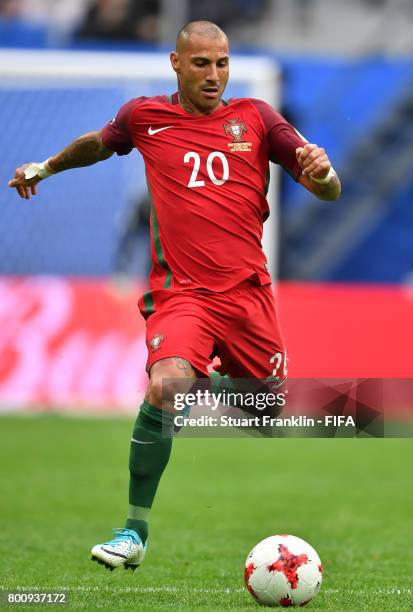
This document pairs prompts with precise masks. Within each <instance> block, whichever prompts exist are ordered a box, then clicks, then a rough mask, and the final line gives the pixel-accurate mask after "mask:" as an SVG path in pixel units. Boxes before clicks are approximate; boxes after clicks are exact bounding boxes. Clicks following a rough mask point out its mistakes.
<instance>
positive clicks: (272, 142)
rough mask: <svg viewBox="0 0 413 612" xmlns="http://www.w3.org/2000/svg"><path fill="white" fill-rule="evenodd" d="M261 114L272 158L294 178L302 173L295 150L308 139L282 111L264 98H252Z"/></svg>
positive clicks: (297, 177)
mask: <svg viewBox="0 0 413 612" xmlns="http://www.w3.org/2000/svg"><path fill="white" fill-rule="evenodd" d="M252 102H253V103H254V105H255V107H256V109H257V111H258V112H259V114H260V115H261V118H262V121H263V124H264V129H265V131H266V136H267V143H268V148H269V155H270V160H271V161H272V162H274V163H276V164H280V165H281V166H282V167H283V168H284V169H285V170H287V172H288V173H289V174H291V176H292V177H293V178H294V180H296V181H297V180H298V179H299V177H300V175H301V168H300V166H299V164H298V161H297V157H296V154H295V151H296V149H297V148H298V147H303V146H305V145H306V144H307V141H306V140H305V138H304V137H303V136H301V134H300V133H299V132H298V131H297V130H296V129H295V128H294V127H293V126H292V125H291V124H290V123H288V121H287V120H286V119H284V117H283V116H282V115H280V113H277V111H275V110H274V109H273V108H272V106H270V105H269V104H267V103H266V102H263V101H262V100H252Z"/></svg>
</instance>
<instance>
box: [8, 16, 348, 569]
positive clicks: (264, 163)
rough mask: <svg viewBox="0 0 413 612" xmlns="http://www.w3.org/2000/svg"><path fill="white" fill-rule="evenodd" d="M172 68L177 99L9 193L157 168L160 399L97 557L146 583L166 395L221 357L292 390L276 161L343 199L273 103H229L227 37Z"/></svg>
mask: <svg viewBox="0 0 413 612" xmlns="http://www.w3.org/2000/svg"><path fill="white" fill-rule="evenodd" d="M170 59H171V65H172V68H173V70H174V71H175V73H176V75H177V79H178V92H177V93H174V94H172V95H169V96H167V95H160V96H155V97H140V98H135V99H133V100H130V101H129V102H127V103H126V104H125V105H124V106H122V107H121V108H120V110H119V112H118V114H117V115H116V117H115V118H114V119H113V120H112V121H110V123H108V124H107V125H106V126H105V127H103V129H102V130H99V131H94V132H89V133H87V134H84V135H82V136H80V137H79V138H77V139H76V140H74V141H73V142H72V143H71V144H69V145H68V146H67V147H66V148H65V149H63V151H61V152H60V153H58V154H56V155H53V156H52V157H50V158H49V159H47V160H46V161H45V162H42V163H30V164H25V165H23V166H21V167H20V168H18V169H17V170H16V174H15V178H14V179H12V180H11V181H10V182H9V186H10V187H13V188H16V190H17V192H18V194H19V195H20V196H21V197H22V198H30V196H31V195H34V194H36V189H37V184H38V183H39V182H40V181H41V180H44V179H45V178H47V177H49V176H50V175H52V174H55V173H57V172H62V171H63V170H68V169H69V168H78V167H80V166H88V165H91V164H94V163H96V162H99V161H103V160H106V159H108V158H109V157H111V156H112V155H113V154H114V153H117V154H118V155H127V154H128V153H130V151H132V149H133V148H137V149H138V151H140V153H141V154H142V155H143V158H144V161H145V167H146V174H147V182H148V190H149V193H150V196H151V200H152V208H151V231H150V233H151V254H152V261H153V266H152V270H151V273H150V279H149V289H150V290H149V291H148V292H147V293H145V294H144V295H143V296H142V297H141V298H140V301H139V306H140V310H141V313H142V315H143V316H144V317H145V319H146V324H147V333H146V342H147V348H148V362H147V371H148V373H149V385H148V390H147V392H146V396H145V400H144V402H143V404H142V406H141V407H140V411H139V415H138V417H137V420H136V423H135V426H134V430H133V434H132V440H131V446H130V461H129V469H130V487H129V512H128V516H127V520H126V523H125V527H124V528H121V529H118V530H114V531H115V533H114V537H113V539H111V540H109V541H108V542H105V543H103V544H98V545H96V546H94V547H93V548H92V551H91V552H92V558H93V559H95V560H97V561H99V562H100V563H102V564H104V565H106V567H108V568H110V569H113V568H115V567H117V566H121V565H123V566H124V567H125V568H132V569H134V568H135V567H137V566H138V565H139V564H140V563H141V562H142V560H143V557H144V554H145V550H146V541H147V536H148V518H149V513H150V509H151V507H152V502H153V500H154V497H155V493H156V490H157V487H158V484H159V480H160V478H161V475H162V473H163V471H164V469H165V467H166V465H167V463H168V460H169V456H170V452H171V445H172V436H171V434H170V430H171V428H170V427H166V428H165V426H164V425H165V420H166V422H167V423H169V424H170V423H171V422H172V419H173V415H172V413H171V412H168V410H167V409H165V402H164V401H163V397H162V381H163V380H164V379H166V378H167V379H176V380H178V381H179V380H181V379H189V380H190V381H192V382H193V379H195V378H196V377H199V376H202V377H205V376H208V371H207V366H208V364H209V363H210V361H211V358H212V357H213V356H214V355H217V356H219V357H220V360H221V368H220V373H221V374H222V375H230V376H231V377H235V378H254V379H261V380H263V379H267V378H268V377H273V378H275V379H278V380H279V381H280V382H281V381H282V380H283V379H284V378H285V376H286V355H285V348H284V342H283V339H282V335H281V332H280V328H279V324H278V320H277V314H276V307H275V302H274V297H273V293H272V288H271V279H270V276H269V274H268V271H267V262H266V259H265V255H264V253H263V251H262V248H261V238H262V228H263V222H264V221H265V219H266V218H267V217H268V214H269V210H268V204H267V200H266V197H265V194H266V189H267V180H268V163H269V161H272V162H275V163H278V164H280V165H281V166H282V167H283V168H284V169H285V170H286V171H287V172H289V174H291V175H292V177H293V178H294V179H295V180H296V181H299V182H300V183H301V184H302V185H303V186H304V187H305V188H306V189H308V190H309V191H311V192H312V193H313V194H314V195H315V196H317V197H318V198H320V199H322V200H337V198H338V197H339V195H340V182H339V179H338V177H337V175H336V173H335V171H334V170H333V168H332V166H331V163H330V160H329V158H328V157H327V154H326V152H325V151H324V149H322V148H320V147H318V146H317V145H315V144H309V143H308V142H307V141H305V140H304V138H303V137H302V136H301V135H300V134H299V133H298V132H297V131H296V130H295V129H294V128H293V127H292V126H291V125H289V124H288V123H287V121H286V120H285V119H283V117H281V116H280V115H279V114H278V113H277V112H276V111H275V110H274V109H273V108H271V107H270V106H269V105H268V104H266V103H265V102H263V101H261V100H256V99H250V98H240V99H231V100H224V98H223V97H222V96H223V93H224V90H225V86H226V84H227V81H228V77H229V55H228V40H227V37H226V35H225V33H224V32H223V31H222V30H221V29H220V28H219V27H218V26H217V25H215V24H213V23H210V22H207V21H196V22H191V23H188V24H187V25H185V26H184V27H183V28H182V29H181V30H180V32H179V34H178V37H177V43H176V51H175V52H173V53H171V56H170Z"/></svg>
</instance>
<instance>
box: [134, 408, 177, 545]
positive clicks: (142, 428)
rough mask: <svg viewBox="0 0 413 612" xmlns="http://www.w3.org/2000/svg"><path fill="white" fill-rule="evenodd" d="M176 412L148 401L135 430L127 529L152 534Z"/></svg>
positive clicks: (143, 537)
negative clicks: (155, 503)
mask: <svg viewBox="0 0 413 612" xmlns="http://www.w3.org/2000/svg"><path fill="white" fill-rule="evenodd" d="M172 433H173V415H172V414H170V413H167V412H165V411H164V410H160V409H159V408H156V407H155V406H151V404H149V403H148V402H146V401H144V402H143V404H142V406H141V408H140V411H139V415H138V418H137V419H136V423H135V427H134V429H133V433H132V441H131V446H130V456H129V472H130V481H129V512H128V518H127V521H126V524H125V527H126V528H127V529H133V530H134V531H136V532H137V533H138V535H139V536H140V538H141V539H142V541H143V543H145V542H146V539H147V537H148V516H149V512H150V509H151V507H152V503H153V500H154V497H155V494H156V490H157V488H158V484H159V481H160V479H161V476H162V473H163V471H164V469H165V467H166V465H167V463H168V461H169V456H170V454H171V447H172Z"/></svg>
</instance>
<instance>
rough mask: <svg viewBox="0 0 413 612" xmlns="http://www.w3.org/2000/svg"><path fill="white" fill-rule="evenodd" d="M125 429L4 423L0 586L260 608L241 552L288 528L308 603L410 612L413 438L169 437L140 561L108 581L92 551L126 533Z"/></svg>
mask: <svg viewBox="0 0 413 612" xmlns="http://www.w3.org/2000/svg"><path fill="white" fill-rule="evenodd" d="M131 421H132V420H131ZM131 421H128V420H121V419H102V420H92V419H74V418H65V417H59V416H36V417H27V418H26V417H3V418H1V419H0V465H1V495H0V499H1V501H0V508H1V530H0V534H1V536H0V541H1V551H0V559H1V563H0V568H1V569H0V572H1V575H0V584H1V588H2V589H3V590H4V589H11V590H13V589H17V588H18V587H21V588H22V587H23V588H26V589H33V588H37V589H40V590H46V589H47V590H52V591H59V590H60V589H63V588H64V589H68V593H69V597H70V603H69V605H68V606H67V607H66V608H63V609H72V608H83V609H89V610H92V609H95V608H106V609H108V610H126V609H134V610H145V611H146V610H148V611H151V610H156V611H160V610H187V611H193V610H198V609H202V610H254V609H256V610H258V609H259V608H258V607H257V604H256V603H255V602H254V601H253V600H252V598H251V597H250V595H249V594H248V593H247V592H246V591H245V589H244V585H243V563H244V560H245V557H246V555H247V554H248V552H249V551H250V549H251V548H252V547H253V546H254V545H255V544H256V543H257V542H258V541H259V540H261V539H262V538H264V537H267V536H269V535H271V534H273V533H292V534H294V535H298V536H300V537H302V538H304V539H305V540H308V541H309V542H310V543H311V544H312V545H313V546H314V547H315V548H316V550H317V551H318V553H319V555H320V557H321V559H322V562H323V565H324V582H323V586H322V589H321V592H320V594H319V596H318V597H317V598H316V599H315V600H314V601H313V602H312V603H311V604H310V605H309V606H308V609H313V610H337V611H343V610H374V611H375V612H378V611H382V610H397V611H399V610H408V609H412V607H413V587H412V576H413V545H412V539H411V535H412V517H413V501H412V464H413V463H412V450H413V448H412V447H413V444H412V441H411V440H409V439H399V440H372V439H358V440H357V439H324V440H310V439H297V438H291V439H274V440H269V439H252V438H244V439H215V440H214V439H178V440H176V441H175V444H174V449H173V454H172V459H171V463H170V464H169V466H168V468H167V471H166V472H165V474H164V477H163V481H162V483H161V487H160V490H159V494H158V497H157V499H156V502H155V505H154V508H153V510H152V517H151V529H150V539H149V551H148V554H147V557H146V560H145V562H144V564H143V565H142V567H141V568H140V569H138V570H137V571H136V572H135V573H134V574H133V573H132V572H129V571H128V572H126V571H124V570H123V569H118V570H116V571H114V572H113V573H110V572H108V571H107V570H105V569H104V568H103V567H102V566H99V565H97V564H95V563H92V562H91V561H90V556H89V549H90V547H91V546H92V545H93V544H95V543H97V542H100V541H104V540H106V539H107V538H108V537H109V536H110V528H111V527H117V526H122V525H123V520H124V511H125V509H126V503H127V483H128V474H127V457H128V444H129V443H128V440H129V435H130V431H131V427H132V422H131ZM50 607H51V606H49V608H50ZM5 609H10V610H12V609H15V610H16V609H23V607H22V606H19V607H18V606H10V607H7V608H5ZM25 609H28V608H25ZM53 609H56V608H55V607H54V606H53Z"/></svg>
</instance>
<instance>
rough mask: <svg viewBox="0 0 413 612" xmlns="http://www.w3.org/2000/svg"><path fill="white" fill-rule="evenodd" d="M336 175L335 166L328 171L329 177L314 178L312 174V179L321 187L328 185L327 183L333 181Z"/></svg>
mask: <svg viewBox="0 0 413 612" xmlns="http://www.w3.org/2000/svg"><path fill="white" fill-rule="evenodd" d="M335 175H336V173H335V171H334V169H333V166H331V168H330V170H329V171H328V174H327V176H325V177H324V178H315V177H314V176H311V174H310V179H311V180H312V181H314V183H318V184H319V185H327V183H329V182H330V181H331V179H332V178H333V176H335Z"/></svg>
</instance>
